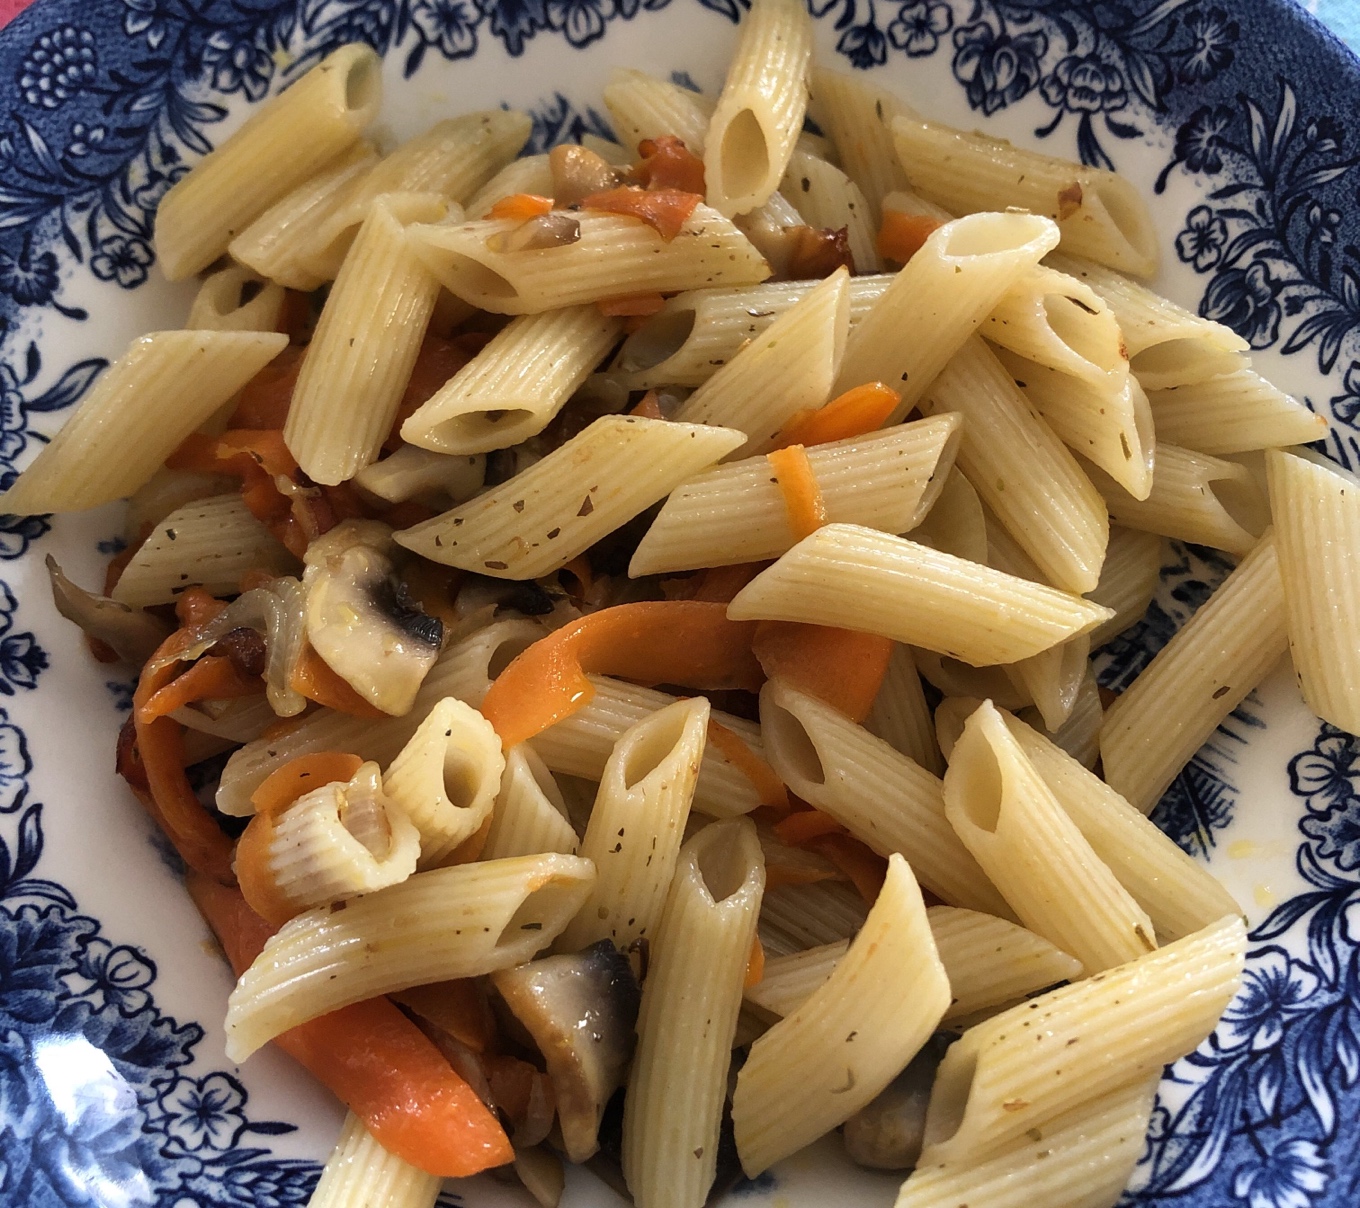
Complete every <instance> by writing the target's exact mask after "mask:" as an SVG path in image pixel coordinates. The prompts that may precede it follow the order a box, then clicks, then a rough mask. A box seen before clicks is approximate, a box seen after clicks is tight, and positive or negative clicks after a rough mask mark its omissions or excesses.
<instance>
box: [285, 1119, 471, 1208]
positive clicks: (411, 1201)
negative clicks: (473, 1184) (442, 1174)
mask: <svg viewBox="0 0 1360 1208" xmlns="http://www.w3.org/2000/svg"><path fill="white" fill-rule="evenodd" d="M443 1182H444V1181H443V1179H441V1178H439V1177H438V1176H437V1175H433V1174H426V1173H425V1171H423V1170H421V1169H420V1168H419V1167H418V1166H412V1165H411V1164H410V1163H409V1162H405V1161H403V1160H402V1159H401V1158H399V1157H397V1155H396V1154H394V1153H390V1152H388V1151H387V1150H386V1149H384V1148H383V1147H382V1146H381V1145H379V1144H378V1142H377V1141H376V1140H375V1139H374V1138H373V1135H372V1134H371V1133H370V1132H369V1131H368V1129H367V1128H365V1127H364V1122H363V1121H362V1120H361V1119H359V1117H358V1116H356V1115H355V1114H354V1113H353V1112H347V1113H346V1114H345V1123H344V1127H343V1128H342V1129H341V1131H340V1139H339V1140H338V1141H336V1143H335V1148H334V1149H333V1150H332V1151H331V1155H330V1157H328V1158H327V1159H326V1165H325V1166H324V1167H323V1168H322V1171H321V1178H320V1180H319V1181H318V1182H317V1185H316V1190H315V1191H313V1192H312V1198H311V1199H310V1200H308V1201H307V1208H376V1205H379V1204H381V1205H382V1208H434V1202H435V1200H436V1199H437V1198H438V1197H439V1189H440V1187H441V1186H442V1185H443Z"/></svg>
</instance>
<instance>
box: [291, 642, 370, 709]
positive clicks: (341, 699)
mask: <svg viewBox="0 0 1360 1208" xmlns="http://www.w3.org/2000/svg"><path fill="white" fill-rule="evenodd" d="M288 682H289V686H290V687H291V688H292V689H293V691H294V692H300V693H301V694H302V695H303V696H305V697H306V698H307V699H308V700H314V701H316V703H317V704H318V705H325V706H326V708H328V709H334V710H335V711H336V712H337V713H348V714H349V715H350V716H351V717H372V718H379V717H386V716H387V714H386V713H384V712H383V711H382V710H381V709H379V708H378V707H377V706H376V705H373V704H370V703H369V702H368V701H366V700H364V698H363V697H362V696H360V695H359V694H358V693H357V692H356V691H355V690H354V688H353V687H352V686H351V685H350V683H349V681H348V680H346V679H343V678H342V677H341V676H340V675H338V674H337V673H336V672H335V671H334V670H333V669H332V668H331V665H330V664H329V663H327V662H326V660H325V659H323V658H322V657H321V656H320V655H319V654H317V652H316V650H315V649H314V648H313V646H312V644H311V642H307V641H304V642H303V643H302V651H301V653H300V654H299V655H298V661H297V662H296V663H294V664H293V672H292V675H291V676H290V677H289V681H288Z"/></svg>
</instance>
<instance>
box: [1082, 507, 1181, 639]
mask: <svg viewBox="0 0 1360 1208" xmlns="http://www.w3.org/2000/svg"><path fill="white" fill-rule="evenodd" d="M1165 548H1166V541H1165V539H1164V538H1162V537H1160V536H1158V535H1157V534H1156V533H1144V532H1140V531H1139V530H1138V529H1132V528H1123V527H1121V526H1119V525H1114V526H1112V527H1111V529H1110V544H1109V545H1108V547H1106V550H1105V563H1104V565H1103V566H1102V567H1101V568H1100V582H1099V583H1097V584H1096V585H1095V587H1094V588H1092V589H1091V590H1090V591H1088V592H1087V593H1086V598H1087V599H1088V600H1094V601H1095V602H1096V603H1097V604H1103V605H1104V606H1105V607H1106V608H1108V609H1110V610H1111V611H1112V612H1113V613H1114V616H1112V617H1111V618H1110V619H1109V620H1108V621H1105V622H1104V623H1103V624H1101V625H1098V626H1097V627H1096V628H1095V629H1094V630H1092V631H1091V646H1092V647H1093V648H1095V649H1099V648H1100V647H1101V646H1103V645H1104V644H1105V643H1106V642H1108V641H1109V640H1110V639H1111V638H1113V637H1116V636H1117V635H1118V634H1121V633H1123V632H1124V630H1126V629H1128V628H1129V626H1130V625H1133V624H1135V623H1136V622H1137V621H1138V620H1139V619H1140V618H1141V617H1142V615H1143V614H1144V613H1145V612H1146V611H1147V608H1148V605H1149V604H1151V603H1152V597H1153V596H1154V595H1156V594H1157V587H1158V585H1159V584H1160V583H1161V577H1162V557H1163V554H1164V552H1165Z"/></svg>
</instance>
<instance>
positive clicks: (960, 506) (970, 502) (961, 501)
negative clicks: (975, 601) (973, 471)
mask: <svg viewBox="0 0 1360 1208" xmlns="http://www.w3.org/2000/svg"><path fill="white" fill-rule="evenodd" d="M965 422H966V421H965ZM911 539H912V540H913V541H919V542H920V543H921V544H922V545H928V546H930V548H931V549H937V550H939V551H940V552H941V553H944V554H953V555H954V557H956V558H964V559H966V560H967V561H969V562H979V563H984V564H985V563H986V562H987V560H988V558H987V517H986V513H985V512H984V510H983V507H982V500H981V499H979V498H978V493H977V491H976V490H975V489H974V488H973V484H972V483H971V482H969V481H968V478H967V476H966V475H965V474H964V472H963V471H962V470H961V469H960V468H959V466H958V463H957V462H955V464H954V468H953V469H952V470H950V471H949V473H948V474H947V475H945V480H944V485H943V486H942V487H941V488H940V494H939V498H937V499H936V500H935V506H934V507H932V508H931V509H930V511H929V512H927V513H926V515H925V517H924V518H923V519H922V521H921V523H920V524H918V525H917V526H916V527H915V528H914V529H912V531H911Z"/></svg>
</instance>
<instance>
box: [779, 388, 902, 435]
mask: <svg viewBox="0 0 1360 1208" xmlns="http://www.w3.org/2000/svg"><path fill="white" fill-rule="evenodd" d="M901 401H902V396H901V395H900V394H898V393H897V391H896V390H894V389H892V387H890V386H885V385H884V384H883V383H882V382H866V383H865V384H864V385H863V386H855V387H853V388H851V389H850V390H847V391H846V392H845V393H844V394H841V395H837V397H835V398H833V399H832V400H831V401H830V402H829V403H827V405H826V406H825V407H819V408H816V409H813V410H804V411H798V412H796V413H795V414H794V415H793V417H792V418H791V419H790V420H789V422H788V423H787V424H785V425H784V427H783V428H782V429H781V430H780V432H779V435H778V436H777V437H776V438H775V442H776V444H777V445H779V446H780V447H782V446H784V445H807V446H809V447H810V446H812V445H827V444H830V443H831V442H832V441H835V440H848V439H849V438H850V437H852V436H864V435H865V434H866V433H869V432H877V431H878V429H879V428H881V427H883V425H884V424H885V423H886V422H887V421H888V417H889V416H890V415H892V413H893V412H894V411H895V410H896V409H897V404H898V403H900V402H901Z"/></svg>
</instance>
